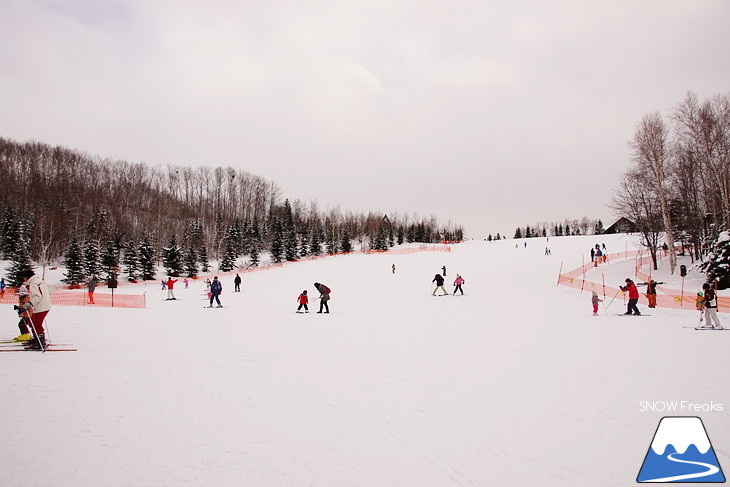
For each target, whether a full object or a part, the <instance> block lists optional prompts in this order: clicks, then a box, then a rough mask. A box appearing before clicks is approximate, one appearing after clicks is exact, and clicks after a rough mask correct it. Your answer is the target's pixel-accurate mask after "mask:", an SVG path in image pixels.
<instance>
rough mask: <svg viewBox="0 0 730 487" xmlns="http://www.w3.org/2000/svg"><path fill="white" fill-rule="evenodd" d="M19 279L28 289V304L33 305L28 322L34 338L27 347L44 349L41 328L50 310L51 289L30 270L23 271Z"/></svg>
mask: <svg viewBox="0 0 730 487" xmlns="http://www.w3.org/2000/svg"><path fill="white" fill-rule="evenodd" d="M20 277H22V278H23V280H24V281H25V285H26V286H27V287H28V294H29V295H30V303H31V304H32V305H33V315H32V316H31V318H30V321H31V323H32V325H33V330H34V334H35V336H34V337H33V339H32V340H31V341H30V342H29V345H30V347H31V348H45V346H46V331H45V329H44V328H43V320H45V319H46V315H47V314H48V312H49V311H50V310H51V289H50V288H49V287H48V284H46V283H45V281H43V279H41V278H40V277H38V276H36V275H35V273H34V272H33V271H32V270H30V269H28V270H25V271H23V272H22V273H21V274H20Z"/></svg>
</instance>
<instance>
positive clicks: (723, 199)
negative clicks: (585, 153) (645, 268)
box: [610, 92, 730, 278]
mask: <svg viewBox="0 0 730 487" xmlns="http://www.w3.org/2000/svg"><path fill="white" fill-rule="evenodd" d="M629 148H630V157H631V165H630V167H629V168H628V170H627V171H626V172H625V173H624V174H623V175H622V178H621V181H620V184H619V186H618V187H617V188H615V190H614V191H613V194H612V195H611V198H610V207H611V208H612V209H613V210H614V212H615V213H616V215H617V216H619V217H624V218H627V219H629V220H630V221H632V222H633V223H634V224H635V225H636V228H637V230H638V231H639V233H640V234H641V235H642V239H643V243H644V245H645V247H646V248H647V249H648V250H649V252H650V253H651V256H652V259H653V261H654V268H656V265H657V263H656V254H657V249H658V248H659V246H660V245H663V243H664V242H666V243H667V245H668V246H669V247H670V248H679V249H680V251H681V252H688V253H689V255H691V256H692V259H693V260H694V259H704V260H706V261H707V264H706V265H705V268H706V269H707V270H708V275H709V276H710V278H713V276H714V274H713V272H714V271H713V268H715V267H717V266H719V265H720V264H721V263H722V262H720V261H719V260H718V257H719V253H718V249H717V245H718V243H720V244H722V243H723V242H726V238H725V237H724V236H723V237H722V238H719V237H720V236H721V234H722V232H723V231H727V230H728V229H730V97H729V96H728V95H715V96H713V97H710V98H708V99H705V100H701V99H700V98H699V97H698V96H697V95H696V94H694V93H692V92H688V93H687V94H686V96H685V97H684V99H683V100H681V101H680V102H679V103H677V105H676V106H674V107H673V108H672V109H671V110H670V111H669V113H667V114H662V113H660V112H652V113H648V114H646V115H644V116H643V117H642V119H641V120H640V121H639V122H638V123H637V124H636V126H635V129H634V134H633V137H632V139H631V140H630V141H629ZM713 242H715V244H714V246H713ZM709 253H711V255H708V254H709ZM669 257H670V266H671V271H672V272H674V270H675V267H676V256H675V254H674V253H673V252H670V255H669ZM708 265H709V267H707V266H708Z"/></svg>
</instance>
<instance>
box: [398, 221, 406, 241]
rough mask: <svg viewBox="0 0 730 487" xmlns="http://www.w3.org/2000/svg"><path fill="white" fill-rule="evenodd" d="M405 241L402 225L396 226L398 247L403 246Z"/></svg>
mask: <svg viewBox="0 0 730 487" xmlns="http://www.w3.org/2000/svg"><path fill="white" fill-rule="evenodd" d="M405 240H406V237H405V230H404V229H403V225H398V237H397V242H398V245H403V242H405Z"/></svg>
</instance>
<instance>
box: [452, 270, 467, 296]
mask: <svg viewBox="0 0 730 487" xmlns="http://www.w3.org/2000/svg"><path fill="white" fill-rule="evenodd" d="M464 282H465V281H464V279H463V278H462V277H461V274H457V275H456V280H454V286H455V287H454V296H456V291H461V295H462V296H463V295H464V290H463V289H462V288H461V285H462V284H464Z"/></svg>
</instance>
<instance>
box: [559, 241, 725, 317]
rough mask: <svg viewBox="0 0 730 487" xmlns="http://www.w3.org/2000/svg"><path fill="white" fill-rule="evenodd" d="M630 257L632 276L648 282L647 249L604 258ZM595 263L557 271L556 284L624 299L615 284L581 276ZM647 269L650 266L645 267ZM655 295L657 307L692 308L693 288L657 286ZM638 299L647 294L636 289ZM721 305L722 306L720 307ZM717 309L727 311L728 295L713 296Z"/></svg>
mask: <svg viewBox="0 0 730 487" xmlns="http://www.w3.org/2000/svg"><path fill="white" fill-rule="evenodd" d="M629 258H634V259H635V265H634V276H635V277H636V278H637V279H642V280H644V281H646V282H649V279H651V276H650V275H649V274H646V273H645V272H642V270H641V269H642V267H644V266H651V265H652V261H651V256H650V255H648V253H647V252H645V251H642V250H633V251H627V252H618V253H615V254H609V255H608V257H607V260H608V261H609V262H610V261H612V260H615V259H624V260H625V259H629ZM665 258H666V255H658V256H657V259H658V260H660V261H661V260H663V259H665ZM597 266H603V264H598V263H596V262H590V263H588V264H585V265H583V266H581V267H578V268H577V269H573V270H572V271H568V272H564V273H563V272H561V273H560V274H559V275H558V284H559V285H563V286H569V287H572V288H575V289H580V290H581V291H588V292H591V291H596V292H597V293H598V294H599V295H603V297H604V299H606V298H608V299H609V300H611V299H614V298H615V299H619V300H624V299H628V297H627V296H625V293H623V292H622V291H621V290H620V289H619V288H617V287H612V286H606V285H604V283H603V282H593V281H589V280H587V279H585V275H586V272H588V270H589V269H592V268H595V267H597ZM649 269H651V267H649ZM682 282H684V278H682ZM656 289H657V295H656V304H657V306H658V307H661V308H677V309H687V310H693V309H696V304H695V303H696V298H697V295H696V294H695V292H693V291H688V290H686V289H681V290H674V289H668V288H665V287H663V286H657V287H656ZM639 303H641V304H644V303H647V304H648V298H647V297H646V293H640V297H639ZM722 308H724V309H722ZM717 311H719V312H723V313H727V312H730V297H723V296H718V297H717Z"/></svg>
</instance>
